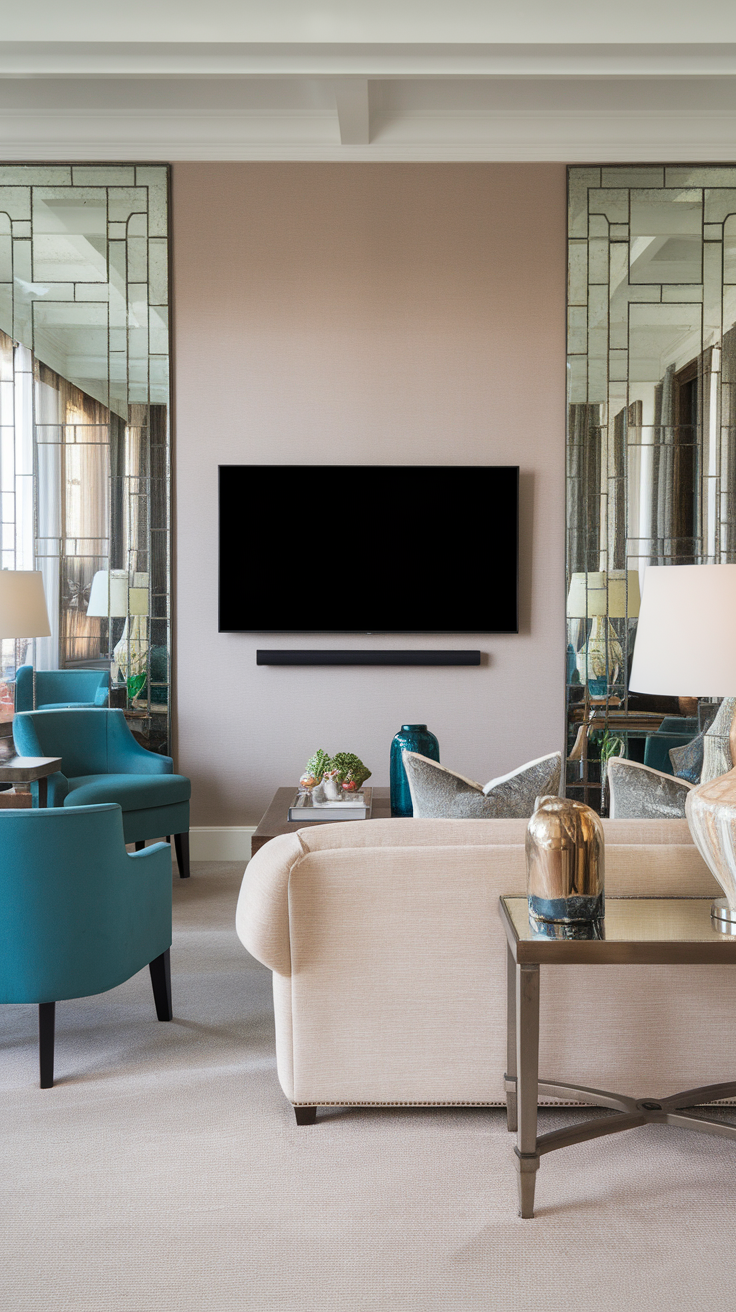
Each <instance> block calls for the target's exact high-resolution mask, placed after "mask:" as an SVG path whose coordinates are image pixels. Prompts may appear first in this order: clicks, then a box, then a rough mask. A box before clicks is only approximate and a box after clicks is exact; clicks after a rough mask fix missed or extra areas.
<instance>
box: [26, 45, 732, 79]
mask: <svg viewBox="0 0 736 1312" xmlns="http://www.w3.org/2000/svg"><path fill="white" fill-rule="evenodd" d="M735 72H736V42H731V43H729V42H727V41H723V42H721V43H715V42H714V43H702V44H698V43H694V44H689V45H680V44H678V45H675V44H670V45H667V44H661V45H659V44H658V45H654V44H648V45H647V44H634V43H631V44H628V45H601V44H599V45H584V44H575V45H572V44H569V45H566V44H559V45H463V44H452V43H449V44H446V45H440V44H437V45H362V44H339V43H334V42H330V43H320V42H304V43H299V44H283V45H276V44H263V43H251V44H245V43H240V44H238V43H234V42H233V43H223V42H219V43H218V42H178V43H177V42H170V43H163V42H115V41H109V42H94V41H83V42H78V41H3V42H1V43H0V77H6V78H14V77H98V76H104V77H152V76H155V77H182V76H184V77H253V78H255V77H295V76H298V77H322V76H330V77H338V76H345V77H366V78H377V77H380V78H393V77H509V76H513V77H590V76H595V77H632V76H633V77H647V78H658V77H672V76H681V77H690V76H707V77H719V76H724V75H725V76H728V75H733V74H734V73H735Z"/></svg>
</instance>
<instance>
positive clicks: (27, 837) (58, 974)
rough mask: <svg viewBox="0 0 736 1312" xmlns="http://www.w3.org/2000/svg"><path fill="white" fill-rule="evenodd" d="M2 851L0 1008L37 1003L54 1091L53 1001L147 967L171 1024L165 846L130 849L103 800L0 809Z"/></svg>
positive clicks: (43, 1071) (45, 1072)
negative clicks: (100, 802)
mask: <svg viewBox="0 0 736 1312" xmlns="http://www.w3.org/2000/svg"><path fill="white" fill-rule="evenodd" d="M93 714H94V712H93ZM0 851H2V861H0V906H2V915H0V1002H30V1003H36V1004H37V1005H38V1033H39V1065H40V1077H41V1079H40V1082H41V1088H42V1089H50V1088H51V1086H52V1084H53V1082H54V1029H55V1018H56V1004H57V1002H62V1001H64V1000H65V999H69V998H86V997H89V996H91V995H92V994H94V993H105V992H106V991H107V990H108V989H114V988H116V986H117V985H118V984H123V983H124V982H125V980H127V979H130V978H131V977H132V976H133V975H136V974H137V973H138V971H139V970H143V968H144V966H148V967H149V968H150V973H151V983H152V985H153V997H154V1002H155V1006H156V1015H157V1017H158V1019H159V1020H171V1017H172V1011H171V974H170V965H169V949H170V947H171V849H170V848H169V847H168V846H167V845H166V844H164V843H157V844H156V845H155V846H154V847H149V848H146V850H145V851H142V852H135V853H128V852H126V850H125V843H124V841H123V817H122V812H121V809H120V807H119V806H115V805H110V804H108V805H102V806H79V807H73V808H69V809H67V808H65V807H59V808H54V809H39V810H25V811H24V810H4V811H0Z"/></svg>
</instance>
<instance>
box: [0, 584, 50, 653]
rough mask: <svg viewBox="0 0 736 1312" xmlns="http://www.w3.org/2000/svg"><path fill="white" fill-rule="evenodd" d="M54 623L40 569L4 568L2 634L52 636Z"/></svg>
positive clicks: (0, 599)
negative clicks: (51, 623) (52, 624)
mask: <svg viewBox="0 0 736 1312" xmlns="http://www.w3.org/2000/svg"><path fill="white" fill-rule="evenodd" d="M50 636H51V626H50V624H49V613H48V610H47V608H46V597H45V595H44V590H43V577H42V575H41V574H40V572H39V571H38V570H30V569H3V570H0V638H49V637H50Z"/></svg>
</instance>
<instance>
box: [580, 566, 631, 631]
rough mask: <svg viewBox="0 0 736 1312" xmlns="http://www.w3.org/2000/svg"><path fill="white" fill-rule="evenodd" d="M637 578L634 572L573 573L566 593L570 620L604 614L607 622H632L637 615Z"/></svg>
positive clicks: (613, 570) (617, 570)
mask: <svg viewBox="0 0 736 1312" xmlns="http://www.w3.org/2000/svg"><path fill="white" fill-rule="evenodd" d="M639 602H640V597H639V575H638V574H637V572H636V570H635V569H629V570H625V569H609V570H607V571H606V570H591V571H590V572H589V573H587V574H585V573H581V574H573V575H572V577H571V579H570V591H569V592H568V594H567V614H568V616H569V618H570V619H581V620H582V619H586V618H591V617H593V616H595V615H607V616H608V618H609V619H612V620H615V619H623V617H624V616H626V615H628V617H629V619H635V618H636V616H637V615H638V614H639Z"/></svg>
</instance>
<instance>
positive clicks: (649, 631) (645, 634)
mask: <svg viewBox="0 0 736 1312" xmlns="http://www.w3.org/2000/svg"><path fill="white" fill-rule="evenodd" d="M629 687H630V688H631V689H633V690H634V691H635V692H651V693H661V694H663V695H666V696H671V697H682V696H688V697H732V696H734V694H735V693H736V565H650V566H649V568H648V569H647V571H646V574H645V575H644V588H643V592H642V599H641V609H640V612H639V627H638V629H637V634H636V646H635V648H634V661H633V665H632V667H631V678H630V680H629Z"/></svg>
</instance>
